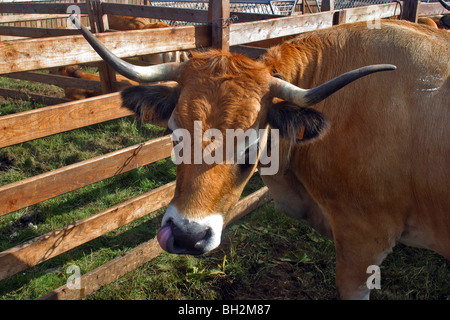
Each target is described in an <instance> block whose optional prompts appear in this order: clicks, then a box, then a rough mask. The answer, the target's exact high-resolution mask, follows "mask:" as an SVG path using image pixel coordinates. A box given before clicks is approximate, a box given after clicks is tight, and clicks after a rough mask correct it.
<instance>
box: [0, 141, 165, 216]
mask: <svg viewBox="0 0 450 320" xmlns="http://www.w3.org/2000/svg"><path fill="white" fill-rule="evenodd" d="M171 150H172V141H171V139H170V136H165V137H161V138H157V139H153V140H151V141H148V142H145V143H142V144H139V145H134V146H131V147H128V148H125V149H122V150H118V151H115V152H111V153H108V154H105V155H101V156H98V157H95V158H92V159H88V160H85V161H82V162H78V163H75V164H72V165H69V166H66V167H63V168H60V169H56V170H52V171H50V172H46V173H43V174H40V175H37V176H34V177H31V178H28V179H24V180H21V181H18V182H14V183H11V184H8V185H5V186H2V187H0V216H2V215H5V214H8V213H10V212H13V211H16V210H19V209H22V208H25V207H28V206H31V205H33V204H36V203H39V202H42V201H45V200H47V199H50V198H53V197H56V196H59V195H61V194H64V193H67V192H70V191H73V190H76V189H79V188H82V187H85V186H87V185H90V184H92V183H95V182H98V181H101V180H104V179H107V178H110V177H113V176H116V175H118V174H122V173H124V172H127V171H130V170H133V169H135V168H136V167H139V166H145V165H147V164H149V163H152V162H155V161H158V160H161V159H164V158H166V157H169V156H170V153H171Z"/></svg>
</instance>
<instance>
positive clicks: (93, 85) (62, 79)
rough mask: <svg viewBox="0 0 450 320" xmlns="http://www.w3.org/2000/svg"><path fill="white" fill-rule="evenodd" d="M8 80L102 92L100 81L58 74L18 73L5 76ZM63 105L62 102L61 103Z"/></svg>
mask: <svg viewBox="0 0 450 320" xmlns="http://www.w3.org/2000/svg"><path fill="white" fill-rule="evenodd" d="M3 76H5V77H8V78H13V79H19V80H27V81H35V82H42V83H46V84H52V85H55V86H59V87H71V88H80V89H88V90H93V91H101V90H102V87H101V85H100V82H99V81H95V80H88V79H80V78H73V77H66V76H60V75H57V74H45V73H39V72H17V73H9V74H5V75H3ZM60 103H61V102H60Z"/></svg>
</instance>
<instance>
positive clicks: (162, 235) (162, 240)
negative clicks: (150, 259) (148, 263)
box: [157, 224, 172, 251]
mask: <svg viewBox="0 0 450 320" xmlns="http://www.w3.org/2000/svg"><path fill="white" fill-rule="evenodd" d="M171 236H172V230H170V224H166V225H165V226H164V227H162V228H161V229H159V232H158V237H157V238H158V242H159V245H160V246H161V248H163V250H164V251H167V241H168V240H169V238H170V237H171Z"/></svg>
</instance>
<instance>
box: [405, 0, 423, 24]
mask: <svg viewBox="0 0 450 320" xmlns="http://www.w3.org/2000/svg"><path fill="white" fill-rule="evenodd" d="M419 2H420V0H405V2H404V3H403V16H402V19H403V20H408V21H411V22H417V16H418V15H419Z"/></svg>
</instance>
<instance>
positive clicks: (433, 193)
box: [265, 21, 450, 257]
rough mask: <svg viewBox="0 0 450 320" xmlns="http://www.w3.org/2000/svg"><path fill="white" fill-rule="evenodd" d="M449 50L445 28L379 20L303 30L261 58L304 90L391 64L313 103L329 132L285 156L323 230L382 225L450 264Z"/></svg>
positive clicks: (362, 238)
mask: <svg viewBox="0 0 450 320" xmlns="http://www.w3.org/2000/svg"><path fill="white" fill-rule="evenodd" d="M283 47H284V48H283ZM449 48H450V37H449V35H448V33H446V32H445V31H441V30H431V29H430V28H427V27H423V26H417V25H416V26H414V25H413V24H410V23H407V22H395V21H392V22H391V21H388V22H383V23H382V25H381V29H370V28H368V26H367V25H366V24H365V23H357V24H352V25H343V26H339V27H334V28H331V29H329V30H321V31H316V32H312V33H310V34H307V35H302V36H300V37H298V38H297V39H295V40H292V41H291V42H290V43H287V44H285V45H282V46H281V47H278V48H274V49H272V50H271V51H269V53H268V56H267V57H266V58H265V59H266V62H267V63H269V64H270V63H271V62H273V64H274V69H276V70H277V71H278V72H280V73H281V74H282V75H286V77H287V79H286V80H288V81H291V82H293V83H295V84H297V85H299V86H301V87H305V88H309V87H314V86H317V85H319V84H321V83H323V82H325V81H328V80H330V79H331V78H333V77H335V76H336V75H338V74H341V73H343V72H346V71H349V70H352V69H355V68H358V67H361V66H364V65H368V64H377V63H390V64H394V65H396V66H397V67H398V69H397V70H396V71H395V72H387V73H380V74H376V75H371V76H369V77H367V78H364V79H361V80H359V81H357V82H355V83H352V84H351V85H348V86H347V87H346V88H344V89H342V90H341V91H339V92H338V93H336V94H335V95H333V96H332V97H330V98H329V99H327V100H325V101H324V102H322V103H320V104H318V105H317V106H316V107H315V109H317V110H319V111H321V112H323V113H324V114H325V115H326V116H327V117H328V119H329V121H330V124H331V128H330V131H329V133H328V135H326V136H325V137H324V138H323V139H322V140H321V141H318V142H315V143H311V144H307V145H304V146H300V147H297V148H295V149H294V151H292V155H291V162H290V163H291V164H290V166H291V170H294V171H295V172H296V175H297V176H298V178H299V180H300V181H301V182H302V183H303V184H304V185H305V187H306V189H307V190H308V192H309V193H310V194H311V195H312V197H313V198H314V199H315V201H316V202H317V203H318V204H319V207H321V208H323V209H324V211H325V212H327V214H329V215H331V217H330V220H331V224H333V223H335V224H336V225H339V226H340V227H342V224H345V223H344V222H342V221H353V222H354V223H359V224H360V227H361V228H362V229H365V228H366V229H367V228H369V229H370V226H371V225H372V226H373V228H385V229H386V232H387V233H388V237H390V238H392V239H391V240H390V241H392V242H395V241H397V240H399V241H403V242H405V243H407V244H411V245H415V246H422V247H427V248H429V249H433V250H435V251H437V252H439V253H441V254H443V255H444V256H446V257H450V202H449V201H450V194H449V190H450V184H449V183H450V176H449V175H450V162H449V161H448V159H450V144H449V142H450V141H449V139H448V137H449V136H450V128H449V126H448V124H449V123H450V109H449V101H450V83H449V74H450V68H449V64H448V62H449V60H450V52H449ZM272 57H273V60H271V59H272ZM277 61H278V62H277ZM279 61H282V62H279ZM293 61H294V62H293ZM295 61H298V62H300V63H297V64H295ZM281 174H282V173H281ZM334 212H339V213H340V214H339V216H336V215H334V216H333V213H334ZM324 220H327V219H324ZM333 231H334V232H336V230H333ZM348 232H351V231H350V230H349V231H348ZM366 236H368V233H366V234H364V233H363V234H361V236H360V239H359V240H358V241H367V239H366Z"/></svg>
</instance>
